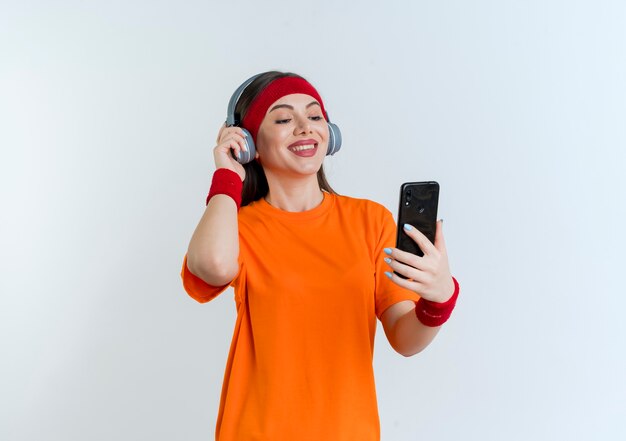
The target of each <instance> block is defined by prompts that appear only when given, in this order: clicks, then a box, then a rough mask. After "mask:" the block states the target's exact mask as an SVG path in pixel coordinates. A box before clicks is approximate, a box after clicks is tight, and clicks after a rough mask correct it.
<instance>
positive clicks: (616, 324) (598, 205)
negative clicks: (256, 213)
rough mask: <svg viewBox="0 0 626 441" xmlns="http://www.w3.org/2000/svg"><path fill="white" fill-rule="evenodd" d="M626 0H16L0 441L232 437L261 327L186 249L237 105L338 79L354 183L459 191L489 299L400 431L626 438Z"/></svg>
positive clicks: (397, 436)
mask: <svg viewBox="0 0 626 441" xmlns="http://www.w3.org/2000/svg"><path fill="white" fill-rule="evenodd" d="M625 23H626V4H625V3H624V2H621V1H617V0H616V1H603V0H594V1H591V0H589V1H575V0H570V1H548V0H536V1H535V0H533V1H501V0H499V1H497V0H493V1H486V0H476V1H462V0H457V1H437V2H435V1H408V0H407V1H403V2H400V1H387V2H382V1H377V2H373V1H358V2H357V1H353V2H348V1H340V0H336V1H324V0H320V1H316V2H284V1H275V0H271V1H270V0H264V1H252V0H240V1H238V2H226V1H224V2H212V1H206V2H199V1H198V2H174V1H135V2H128V1H107V2H88V1H75V2H70V1H63V2H43V1H42V2H29V1H19V2H2V3H1V6H0V147H1V157H0V191H1V192H2V193H1V195H0V196H1V202H2V206H1V207H2V208H1V210H2V215H1V217H0V222H1V231H0V239H1V243H0V259H1V261H0V263H1V266H0V267H1V268H2V276H1V277H0V289H1V300H0V302H1V303H0V344H1V352H0V353H1V362H0V373H1V376H0V378H1V379H0V395H1V396H2V398H1V399H0V439H2V440H16V441H17V440H20V441H21V440H38V441H39V440H64V441H68V440H120V439H121V440H148V439H150V440H207V439H212V438H213V433H214V427H215V418H216V416H217V408H218V403H219V394H220V388H221V382H222V375H223V372H224V367H225V363H226V356H227V352H228V347H229V343H230V338H231V335H232V330H233V326H234V320H235V306H234V300H233V295H232V291H227V292H226V293H224V294H222V295H221V296H220V297H218V298H217V299H216V300H214V301H212V302H210V303H208V304H205V305H200V304H198V303H196V302H194V301H193V300H192V299H191V298H189V297H188V296H187V295H186V293H185V292H184V290H183V288H182V285H181V280H180V275H179V273H180V268H181V265H182V258H183V255H184V253H185V251H186V249H187V245H188V241H189V239H190V237H191V234H192V232H193V230H194V228H195V226H196V224H197V222H198V220H199V218H200V216H201V214H202V212H203V209H204V198H205V197H206V193H207V191H208V187H209V183H210V178H211V173H212V171H213V167H214V166H213V161H212V153H211V150H212V148H213V146H214V141H215V136H216V134H217V130H218V128H219V126H220V125H221V124H222V122H223V121H224V119H225V113H226V106H227V102H228V99H229V98H230V96H231V94H232V92H233V91H234V89H235V88H236V87H237V86H238V85H239V84H240V83H241V82H243V81H244V80H245V79H246V78H248V77H249V76H251V75H253V74H255V73H258V72H261V71H265V70H270V69H279V70H287V71H294V72H297V73H299V74H301V75H303V76H305V77H306V78H308V79H309V80H311V81H312V83H313V84H314V85H315V86H316V87H317V88H318V90H319V91H320V93H321V94H322V96H323V97H324V99H325V104H326V107H327V109H328V110H329V114H330V116H331V119H332V120H333V121H334V122H335V123H337V124H338V125H339V126H340V127H341V129H342V132H343V136H344V146H343V149H342V151H341V152H340V153H339V154H337V155H336V156H334V157H332V158H330V159H328V160H327V162H326V164H327V170H328V175H329V180H330V182H331V184H332V185H333V186H334V187H335V189H336V190H337V191H338V192H339V193H342V194H347V195H351V196H356V197H365V198H369V199H373V200H376V201H378V202H381V203H383V204H384V205H385V206H387V207H388V208H389V209H390V210H391V211H392V212H393V213H394V215H395V212H396V206H397V198H398V188H399V186H400V184H401V183H402V182H405V181H414V180H431V179H432V180H437V181H439V182H440V184H441V190H442V193H441V199H440V217H443V218H444V219H445V223H444V234H445V237H446V241H447V244H448V251H449V255H450V260H451V266H452V270H453V273H454V274H455V275H456V276H457V278H458V279H459V280H460V281H461V285H462V292H461V297H460V299H459V304H458V306H457V309H456V311H455V313H454V315H453V318H452V320H451V321H450V322H449V323H448V324H447V325H446V326H445V328H444V329H443V330H442V332H441V333H440V334H439V336H438V337H437V339H436V340H435V342H434V343H433V344H432V345H431V346H430V347H429V348H428V349H427V350H426V351H425V352H423V353H422V354H418V355H416V356H414V357H411V358H404V357H402V356H400V355H398V354H396V353H395V352H393V350H392V349H391V348H390V346H389V344H388V342H387V341H386V339H385V337H384V334H383V333H382V328H381V327H379V333H378V338H377V341H376V354H375V371H376V379H377V390H378V396H379V408H380V415H381V426H382V435H383V440H393V441H395V440H417V439H424V440H426V439H427V440H458V439H469V440H553V439H559V440H564V439H570V440H591V439H593V440H618V439H619V440H621V439H625V438H626V423H625V422H624V416H625V408H626V385H625V383H626V382H625V381H624V378H623V375H624V372H626V343H625V337H626V329H625V326H624V311H625V309H626V300H625V295H626V289H625V288H624V286H625V282H624V278H625V275H624V263H625V259H624V257H623V251H624V249H625V248H626V240H625V235H624V231H623V225H624V217H625V215H626V210H625V203H624V200H625V191H624V190H625V187H626V184H625V179H624V177H623V176H622V174H623V169H624V168H625V166H626V160H625V159H626V155H625V153H624V152H625V150H626V124H625V122H626V26H625Z"/></svg>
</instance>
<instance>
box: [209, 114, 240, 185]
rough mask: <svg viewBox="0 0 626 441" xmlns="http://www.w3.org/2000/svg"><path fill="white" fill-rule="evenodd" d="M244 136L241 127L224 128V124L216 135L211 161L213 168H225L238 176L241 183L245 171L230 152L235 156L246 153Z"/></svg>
mask: <svg viewBox="0 0 626 441" xmlns="http://www.w3.org/2000/svg"><path fill="white" fill-rule="evenodd" d="M244 139H245V137H244V134H243V130H242V129H241V127H235V126H233V127H226V124H224V125H223V126H222V127H221V128H220V131H219V133H218V134H217V146H216V147H215V148H214V149H213V159H214V160H215V168H216V169H218V168H227V169H228V170H232V171H234V172H235V173H237V174H238V175H239V177H240V178H241V180H242V181H243V180H244V179H245V177H246V171H245V170H244V168H243V166H242V165H241V164H240V163H238V162H237V161H236V160H235V158H233V156H232V154H231V151H232V152H233V153H234V154H235V156H237V154H238V153H240V152H244V151H246V147H245V142H244Z"/></svg>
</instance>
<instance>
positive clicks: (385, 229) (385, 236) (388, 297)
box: [374, 206, 420, 319]
mask: <svg viewBox="0 0 626 441" xmlns="http://www.w3.org/2000/svg"><path fill="white" fill-rule="evenodd" d="M381 208H382V213H381V217H382V219H381V223H380V225H381V226H380V238H379V240H378V243H377V244H376V249H375V252H374V259H375V265H376V316H377V317H378V319H380V317H381V316H382V314H383V312H385V310H386V309H387V308H389V307H390V306H391V305H394V304H396V303H398V302H401V301H403V300H412V301H414V302H417V301H418V300H419V299H420V296H419V295H418V294H416V293H414V292H413V291H410V290H408V289H405V288H402V287H400V286H398V285H396V284H395V283H393V282H392V281H391V280H390V279H389V278H388V277H387V276H386V275H385V271H391V269H390V267H389V265H387V264H386V263H385V261H384V260H383V259H384V258H385V253H384V251H383V250H384V248H388V247H395V243H396V224H395V222H394V220H393V216H392V215H391V212H389V210H387V209H386V208H385V207H382V206H381Z"/></svg>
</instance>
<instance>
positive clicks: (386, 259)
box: [383, 257, 391, 263]
mask: <svg viewBox="0 0 626 441" xmlns="http://www.w3.org/2000/svg"><path fill="white" fill-rule="evenodd" d="M383 260H384V261H385V263H391V259H390V258H389V257H385V258H384V259H383Z"/></svg>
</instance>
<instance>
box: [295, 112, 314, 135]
mask: <svg viewBox="0 0 626 441" xmlns="http://www.w3.org/2000/svg"><path fill="white" fill-rule="evenodd" d="M310 131H311V121H309V119H308V118H307V117H302V116H299V117H297V118H296V133H308V132H310Z"/></svg>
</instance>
